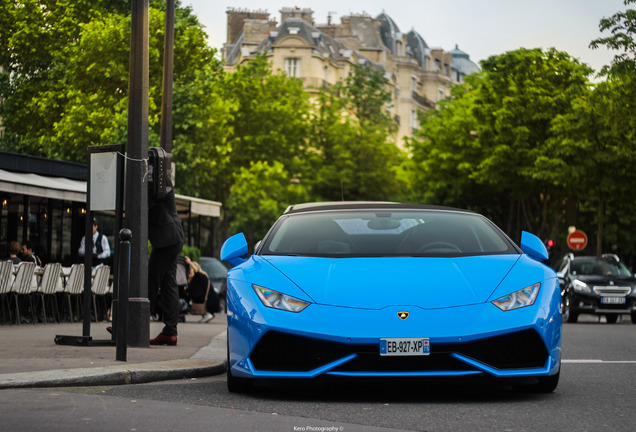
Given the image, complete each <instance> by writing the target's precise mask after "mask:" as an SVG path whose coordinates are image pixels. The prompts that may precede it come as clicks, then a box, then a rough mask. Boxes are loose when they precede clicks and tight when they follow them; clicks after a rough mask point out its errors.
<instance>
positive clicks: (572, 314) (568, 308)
mask: <svg viewBox="0 0 636 432" xmlns="http://www.w3.org/2000/svg"><path fill="white" fill-rule="evenodd" d="M578 320H579V314H578V312H576V311H574V310H573V309H572V299H571V298H570V296H569V295H566V296H565V298H564V299H563V321H566V322H569V323H575V322H577V321H578Z"/></svg>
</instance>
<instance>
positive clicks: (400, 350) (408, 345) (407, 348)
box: [380, 338, 431, 356]
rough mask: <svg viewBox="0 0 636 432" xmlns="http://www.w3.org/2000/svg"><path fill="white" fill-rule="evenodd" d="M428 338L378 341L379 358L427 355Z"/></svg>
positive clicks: (428, 349) (429, 349)
mask: <svg viewBox="0 0 636 432" xmlns="http://www.w3.org/2000/svg"><path fill="white" fill-rule="evenodd" d="M430 353H431V343H430V340H429V338H385V339H380V355H381V356H414V355H429V354H430Z"/></svg>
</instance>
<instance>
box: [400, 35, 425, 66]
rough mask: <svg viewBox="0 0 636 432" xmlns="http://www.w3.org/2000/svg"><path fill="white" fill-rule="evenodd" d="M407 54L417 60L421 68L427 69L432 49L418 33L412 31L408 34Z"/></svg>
mask: <svg viewBox="0 0 636 432" xmlns="http://www.w3.org/2000/svg"><path fill="white" fill-rule="evenodd" d="M406 53H407V55H409V56H410V57H413V58H414V59H415V60H417V63H418V64H419V65H420V67H421V68H425V67H426V57H427V56H429V55H430V54H431V49H430V48H429V46H428V44H427V43H426V42H425V41H424V38H423V37H422V36H420V34H419V33H418V32H416V31H415V30H411V31H410V32H408V33H407V34H406Z"/></svg>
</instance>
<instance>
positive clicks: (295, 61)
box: [285, 58, 300, 78]
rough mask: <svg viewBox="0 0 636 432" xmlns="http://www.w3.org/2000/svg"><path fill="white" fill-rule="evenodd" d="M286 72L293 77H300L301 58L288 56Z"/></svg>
mask: <svg viewBox="0 0 636 432" xmlns="http://www.w3.org/2000/svg"><path fill="white" fill-rule="evenodd" d="M285 72H287V76H289V77H293V78H299V77H300V59H299V58H286V59H285Z"/></svg>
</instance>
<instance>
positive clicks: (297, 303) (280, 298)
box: [252, 285, 309, 312]
mask: <svg viewBox="0 0 636 432" xmlns="http://www.w3.org/2000/svg"><path fill="white" fill-rule="evenodd" d="M252 288H254V291H255V292H256V295H258V298H259V299H261V301H262V302H263V304H264V305H265V306H267V307H269V308H272V309H279V310H284V311H288V312H300V311H302V310H303V309H305V308H306V307H307V306H309V302H306V301H304V300H301V299H297V298H296V297H292V296H288V295H287V294H282V293H279V292H278V291H274V290H271V289H269V288H265V287H262V286H260V285H252Z"/></svg>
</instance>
